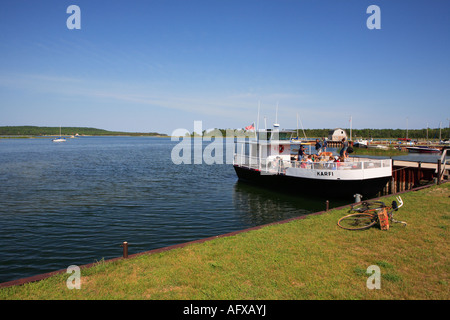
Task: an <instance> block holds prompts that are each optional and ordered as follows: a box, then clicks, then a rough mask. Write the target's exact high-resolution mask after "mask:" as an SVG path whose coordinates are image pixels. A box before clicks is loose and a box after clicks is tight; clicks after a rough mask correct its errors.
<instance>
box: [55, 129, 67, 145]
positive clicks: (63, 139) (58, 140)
mask: <svg viewBox="0 0 450 320" xmlns="http://www.w3.org/2000/svg"><path fill="white" fill-rule="evenodd" d="M52 141H53V142H64V141H66V138H63V137H62V136H61V126H60V127H59V138H55V139H52Z"/></svg>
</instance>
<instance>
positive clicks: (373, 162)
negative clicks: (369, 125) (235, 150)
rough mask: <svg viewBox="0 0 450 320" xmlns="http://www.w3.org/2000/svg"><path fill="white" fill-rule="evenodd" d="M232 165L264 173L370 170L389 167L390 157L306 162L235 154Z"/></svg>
mask: <svg viewBox="0 0 450 320" xmlns="http://www.w3.org/2000/svg"><path fill="white" fill-rule="evenodd" d="M233 164H234V165H237V166H240V167H245V168H249V169H253V170H258V171H261V172H264V173H266V174H283V173H286V169H287V168H299V169H309V170H361V169H364V170H370V169H376V168H385V167H391V160H390V159H357V158H352V159H351V160H349V161H344V162H331V161H320V162H306V161H295V160H285V159H282V158H281V157H275V158H259V157H252V156H246V155H242V154H235V156H234V162H233Z"/></svg>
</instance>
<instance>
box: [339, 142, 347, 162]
mask: <svg viewBox="0 0 450 320" xmlns="http://www.w3.org/2000/svg"><path fill="white" fill-rule="evenodd" d="M347 149H348V141H346V140H345V138H342V149H341V151H340V152H339V155H340V156H341V158H346V157H348V154H347Z"/></svg>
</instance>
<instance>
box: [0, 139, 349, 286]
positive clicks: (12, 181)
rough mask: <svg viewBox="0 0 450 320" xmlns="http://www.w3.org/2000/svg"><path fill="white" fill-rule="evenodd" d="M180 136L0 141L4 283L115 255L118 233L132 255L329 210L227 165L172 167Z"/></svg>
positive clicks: (0, 261) (320, 202) (0, 235)
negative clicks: (250, 180) (254, 182)
mask: <svg viewBox="0 0 450 320" xmlns="http://www.w3.org/2000/svg"><path fill="white" fill-rule="evenodd" d="M177 144H178V142H175V141H171V140H170V139H167V138H149V137H80V138H76V139H68V140H67V141H66V142H64V143H53V142H52V141H51V140H50V139H45V138H38V139H2V140H0V164H1V165H0V246H1V254H0V282H6V281H10V280H15V279H19V278H24V277H28V276H32V275H37V274H41V273H46V272H50V271H55V270H60V269H64V268H67V267H68V266H69V265H83V264H88V263H92V262H95V261H100V260H102V259H110V258H116V257H120V256H121V255H122V248H121V247H120V245H121V244H122V242H123V241H128V242H129V243H130V247H129V253H130V254H133V253H138V252H143V251H148V250H152V249H156V248H161V247H165V246H169V245H174V244H178V243H183V242H187V241H192V240H197V239H202V238H206V237H210V236H215V235H220V234H224V233H228V232H232V231H237V230H241V229H246V228H249V227H253V226H258V225H262V224H266V223H270V222H274V221H280V220H285V219H288V218H292V217H297V216H300V215H304V214H308V213H311V212H316V211H320V210H324V209H325V199H319V200H314V199H311V198H308V199H304V198H301V197H300V196H293V195H288V194H282V193H278V192H275V191H271V190H266V189H261V188H258V187H255V186H250V185H246V184H243V183H239V182H238V181H237V177H236V174H235V172H234V169H233V166H232V165H230V164H215V165H207V164H205V163H203V164H196V165H194V164H190V165H187V164H180V165H176V164H174V163H173V162H172V160H171V151H172V149H173V148H174V146H176V145H177ZM206 144H207V143H206ZM203 147H205V146H203ZM342 204H343V203H331V206H338V205H342Z"/></svg>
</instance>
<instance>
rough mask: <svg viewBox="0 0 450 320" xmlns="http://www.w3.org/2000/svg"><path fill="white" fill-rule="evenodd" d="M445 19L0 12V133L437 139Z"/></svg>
mask: <svg viewBox="0 0 450 320" xmlns="http://www.w3.org/2000/svg"><path fill="white" fill-rule="evenodd" d="M71 5H77V6H78V7H79V8H80V13H81V14H80V17H81V19H80V20H79V21H80V27H81V28H80V29H69V28H68V26H67V20H69V22H72V19H73V16H72V14H73V12H72V11H69V13H67V9H68V7H69V6H71ZM370 5H376V6H378V7H379V9H380V14H379V16H378V17H379V19H378V20H376V21H378V22H379V23H380V27H381V28H380V29H369V28H368V26H367V20H370V22H372V19H373V18H374V17H376V16H374V15H373V14H374V12H373V11H370V12H369V13H367V8H368V7H369V6H370ZM449 16H450V1H447V0H431V1H425V0H396V1H392V0H389V1H387V0H384V1H380V0H370V1H366V0H316V1H311V0H208V1H206V0H203V1H199V0H145V1H141V0H129V1H125V0H109V1H100V0H69V1H66V0H39V1H34V0H3V1H2V3H1V6H0V126H16V125H35V126H63V127H68V126H77V127H95V128H100V129H106V130H113V131H127V132H160V133H166V134H171V133H172V132H173V131H175V130H176V129H186V130H188V131H190V132H192V131H193V129H194V121H202V127H203V129H209V128H222V129H225V128H232V129H239V128H243V127H245V126H248V125H250V124H252V123H255V125H257V126H258V128H264V127H265V126H266V124H267V127H271V126H272V124H273V123H274V122H275V121H277V122H278V123H280V126H281V128H297V127H299V128H301V127H303V128H305V129H307V128H310V129H313V128H328V129H332V128H337V127H343V128H349V127H350V119H351V126H352V128H355V129H358V128H361V129H362V128H393V129H397V128H400V129H406V128H408V129H419V128H426V127H427V126H428V127H430V128H439V127H440V126H442V127H447V126H450V120H449V119H450V19H449ZM277 106H278V108H277ZM277 110H278V112H277ZM258 115H259V116H258Z"/></svg>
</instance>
